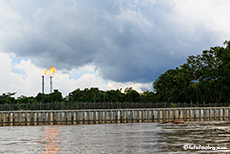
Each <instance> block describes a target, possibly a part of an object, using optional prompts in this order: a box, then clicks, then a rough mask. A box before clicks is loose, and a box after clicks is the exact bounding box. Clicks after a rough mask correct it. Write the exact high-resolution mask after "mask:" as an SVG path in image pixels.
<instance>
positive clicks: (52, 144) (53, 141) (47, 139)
mask: <svg viewBox="0 0 230 154" xmlns="http://www.w3.org/2000/svg"><path fill="white" fill-rule="evenodd" d="M42 133H43V135H44V139H42V140H41V141H42V143H43V144H44V151H43V153H46V154H52V153H57V152H58V151H60V150H61V149H62V147H61V146H59V144H58V143H59V142H60V140H61V138H60V137H59V131H58V126H49V127H46V126H43V128H42Z"/></svg>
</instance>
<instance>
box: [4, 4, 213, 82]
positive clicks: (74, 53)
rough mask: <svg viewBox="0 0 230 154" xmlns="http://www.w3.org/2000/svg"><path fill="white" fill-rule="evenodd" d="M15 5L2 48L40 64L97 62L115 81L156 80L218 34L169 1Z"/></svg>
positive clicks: (66, 65) (61, 65)
mask: <svg viewBox="0 0 230 154" xmlns="http://www.w3.org/2000/svg"><path fill="white" fill-rule="evenodd" d="M23 4H24V5H23ZM25 4H27V5H25ZM10 6H11V8H12V9H13V8H16V9H15V10H16V12H15V14H19V16H17V17H15V18H14V19H12V21H11V22H10V23H9V27H8V29H7V30H8V31H9V34H8V36H7V35H5V36H7V39H4V41H3V42H2V43H3V44H4V45H3V46H2V47H1V48H2V50H3V51H5V52H14V53H15V54H16V55H17V56H19V57H29V58H30V59H31V60H32V62H34V63H35V64H36V65H38V66H40V67H49V66H51V65H53V66H55V67H57V68H58V69H67V70H68V69H71V68H75V67H79V66H83V65H85V64H88V63H93V64H94V65H95V66H96V68H97V69H98V70H99V71H100V73H101V75H102V76H103V78H105V79H110V80H113V81H120V82H125V81H133V82H152V81H154V80H155V79H156V78H157V77H158V76H159V75H160V73H163V72H164V71H165V70H167V69H169V68H174V67H176V66H179V65H180V64H182V63H184V62H185V59H186V57H187V55H188V54H194V53H200V52H201V51H202V50H203V49H205V48H206V49H207V48H208V47H209V46H210V45H211V43H212V41H211V38H213V37H214V36H213V35H214V34H213V33H210V31H208V30H206V29H205V28H204V27H203V25H202V24H200V25H199V24H198V25H196V26H194V27H192V29H191V28H189V27H186V26H187V24H188V23H186V22H183V21H180V20H179V19H177V14H176V13H175V4H174V3H172V2H170V1H169V0H168V1H160V0H159V1H157V0H156V1H150V0H143V1H136V2H135V1H130V2H127V1H122V2H121V1H115V0H110V1H101V0H95V1H93V2H92V1H89V0H80V1H75V0H73V1H71V2H66V1H62V0H55V1H50V2H45V1H44V0H43V1H41V2H39V3H38V4H36V3H35V4H34V3H33V4H32V3H31V2H29V1H23V3H21V4H20V5H19V6H17V4H14V3H12V4H10ZM30 6H32V7H30ZM27 7H30V9H29V10H26V9H25V8H27ZM24 10H26V11H24ZM1 40H2V39H1Z"/></svg>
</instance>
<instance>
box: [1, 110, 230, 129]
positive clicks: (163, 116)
mask: <svg viewBox="0 0 230 154" xmlns="http://www.w3.org/2000/svg"><path fill="white" fill-rule="evenodd" d="M171 119H182V120H184V121H213V120H230V107H205V108H148V109H146V108H145V109H101V110H98V109H97V110H52V111H50V110H37V111H6V112H0V126H18V125H71V124H97V123H137V122H165V121H169V120H171Z"/></svg>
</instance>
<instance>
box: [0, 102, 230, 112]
mask: <svg viewBox="0 0 230 154" xmlns="http://www.w3.org/2000/svg"><path fill="white" fill-rule="evenodd" d="M227 106H230V104H229V103H214V104H213V103H212V104H211V103H205V102H203V103H180V102H178V103H165V102H162V103H152V102H150V103H121V102H107V103H105V102H102V103H86V102H56V103H45V104H43V103H25V104H0V111H13V110H75V109H127V108H179V107H227Z"/></svg>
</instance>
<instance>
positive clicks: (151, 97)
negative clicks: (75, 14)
mask: <svg viewBox="0 0 230 154" xmlns="http://www.w3.org/2000/svg"><path fill="white" fill-rule="evenodd" d="M15 94H16V93H15V92H14V93H10V92H8V93H3V94H2V95H0V104H4V103H7V104H9V103H10V104H15V103H19V104H25V103H40V102H42V97H43V103H55V102H88V103H95V102H96V103H99V102H123V103H125V102H145V103H147V102H153V101H155V96H156V95H155V93H154V92H153V91H144V92H143V93H138V92H137V91H136V90H134V89H133V88H132V87H127V88H126V89H125V90H124V92H122V89H117V90H107V91H103V90H99V89H98V88H95V87H92V88H90V89H88V88H85V89H84V90H80V89H79V88H78V89H76V90H74V91H72V92H70V93H69V94H68V95H67V96H65V97H63V96H62V93H61V92H60V91H58V90H57V89H55V90H54V92H53V93H50V94H42V93H38V94H37V96H35V97H33V96H30V97H26V96H20V97H18V98H17V99H16V98H14V97H13V96H14V95H15ZM42 95H43V96H42Z"/></svg>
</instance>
